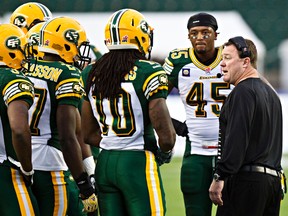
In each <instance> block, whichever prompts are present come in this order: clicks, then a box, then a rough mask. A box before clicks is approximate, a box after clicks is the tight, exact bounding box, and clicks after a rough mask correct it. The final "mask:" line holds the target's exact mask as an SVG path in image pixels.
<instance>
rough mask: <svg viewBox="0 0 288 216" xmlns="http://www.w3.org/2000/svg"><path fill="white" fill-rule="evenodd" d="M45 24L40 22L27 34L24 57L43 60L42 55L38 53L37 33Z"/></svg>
mask: <svg viewBox="0 0 288 216" xmlns="http://www.w3.org/2000/svg"><path fill="white" fill-rule="evenodd" d="M44 24H45V22H41V23H38V24H36V25H35V26H33V27H32V28H31V29H30V30H29V31H28V32H27V33H26V38H27V44H28V45H27V46H26V50H25V51H26V55H27V56H29V57H33V58H35V56H36V57H37V58H39V59H43V56H44V53H43V52H39V50H38V46H39V38H40V36H39V32H40V29H41V28H42V26H43V25H44Z"/></svg>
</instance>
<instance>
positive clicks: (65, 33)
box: [38, 17, 91, 69]
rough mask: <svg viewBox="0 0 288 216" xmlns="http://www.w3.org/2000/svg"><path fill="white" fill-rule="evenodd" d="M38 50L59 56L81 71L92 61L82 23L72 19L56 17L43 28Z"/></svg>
mask: <svg viewBox="0 0 288 216" xmlns="http://www.w3.org/2000/svg"><path fill="white" fill-rule="evenodd" d="M38 50H39V51H40V52H44V53H52V54H56V55H59V56H60V57H61V58H62V59H63V60H65V61H66V62H67V63H70V64H71V63H72V64H73V63H74V65H75V66H77V67H79V68H80V69H82V67H83V66H84V65H85V63H90V61H91V58H90V57H89V52H90V46H89V41H88V39H87V36H86V32H85V30H84V28H83V27H82V26H81V25H80V23H78V22H77V21H76V20H75V19H73V18H70V17H56V18H54V19H51V20H49V21H48V22H46V23H45V24H44V25H43V26H42V28H41V29H40V41H39V47H38Z"/></svg>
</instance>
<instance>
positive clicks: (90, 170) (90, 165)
mask: <svg viewBox="0 0 288 216" xmlns="http://www.w3.org/2000/svg"><path fill="white" fill-rule="evenodd" d="M83 165H84V167H85V170H86V172H87V174H88V176H91V175H94V172H95V167H96V165H95V161H94V158H93V156H90V157H87V158H85V159H84V160H83Z"/></svg>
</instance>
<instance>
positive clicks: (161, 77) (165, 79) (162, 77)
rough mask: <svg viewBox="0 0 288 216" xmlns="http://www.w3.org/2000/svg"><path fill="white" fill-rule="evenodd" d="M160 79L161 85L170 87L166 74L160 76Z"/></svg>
mask: <svg viewBox="0 0 288 216" xmlns="http://www.w3.org/2000/svg"><path fill="white" fill-rule="evenodd" d="M158 79H159V82H160V84H161V85H168V77H167V75H166V74H161V75H159V77H158Z"/></svg>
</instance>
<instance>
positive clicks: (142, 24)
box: [140, 20, 149, 33]
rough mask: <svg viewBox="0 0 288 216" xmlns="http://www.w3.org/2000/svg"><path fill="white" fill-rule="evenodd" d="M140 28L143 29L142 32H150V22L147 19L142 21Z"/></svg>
mask: <svg viewBox="0 0 288 216" xmlns="http://www.w3.org/2000/svg"><path fill="white" fill-rule="evenodd" d="M140 29H141V30H142V32H144V33H148V31H149V27H148V23H147V22H146V21H145V20H142V21H141V22H140Z"/></svg>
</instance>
